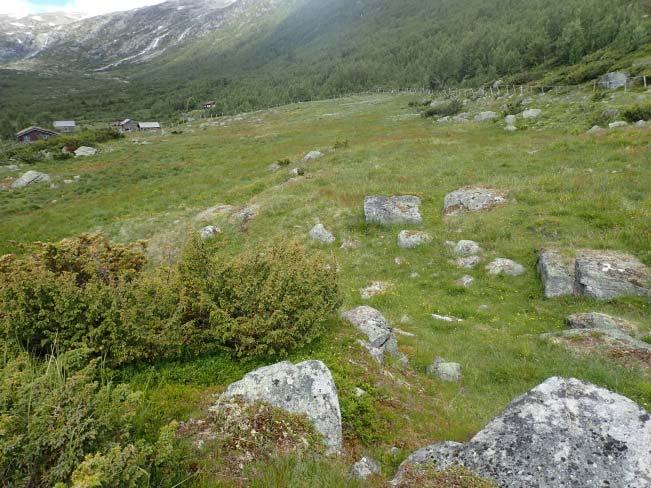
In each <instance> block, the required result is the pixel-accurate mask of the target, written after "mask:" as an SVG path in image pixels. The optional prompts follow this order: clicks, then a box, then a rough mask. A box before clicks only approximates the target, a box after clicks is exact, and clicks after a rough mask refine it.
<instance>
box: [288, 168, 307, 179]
mask: <svg viewBox="0 0 651 488" xmlns="http://www.w3.org/2000/svg"><path fill="white" fill-rule="evenodd" d="M289 174H290V175H291V176H294V177H296V176H303V175H304V174H305V170H304V169H303V168H292V169H291V170H290V171H289Z"/></svg>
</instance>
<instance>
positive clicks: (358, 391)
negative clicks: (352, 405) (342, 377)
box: [355, 387, 366, 398]
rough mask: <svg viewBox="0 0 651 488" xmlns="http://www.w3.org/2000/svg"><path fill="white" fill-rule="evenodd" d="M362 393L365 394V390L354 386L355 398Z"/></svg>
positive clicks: (361, 395)
mask: <svg viewBox="0 0 651 488" xmlns="http://www.w3.org/2000/svg"><path fill="white" fill-rule="evenodd" d="M364 395H366V391H365V390H363V389H361V388H359V387H356V388H355V396H356V397H357V398H360V397H363V396H364Z"/></svg>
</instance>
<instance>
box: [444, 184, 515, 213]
mask: <svg viewBox="0 0 651 488" xmlns="http://www.w3.org/2000/svg"><path fill="white" fill-rule="evenodd" d="M506 201H507V200H506V197H505V196H504V194H503V192H501V191H499V190H493V189H490V188H472V187H466V188H460V189H458V190H455V191H453V192H452V193H448V194H447V195H446V196H445V200H444V202H443V208H444V212H445V215H456V214H459V213H463V212H476V211H478V210H486V209H490V208H493V207H496V206H497V205H501V204H503V203H506Z"/></svg>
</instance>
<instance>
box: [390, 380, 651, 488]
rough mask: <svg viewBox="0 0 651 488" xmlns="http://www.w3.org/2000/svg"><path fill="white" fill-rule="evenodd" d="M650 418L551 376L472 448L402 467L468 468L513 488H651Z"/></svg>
mask: <svg viewBox="0 0 651 488" xmlns="http://www.w3.org/2000/svg"><path fill="white" fill-rule="evenodd" d="M650 446H651V415H649V413H648V412H646V411H645V410H644V409H642V408H641V407H640V406H639V405H637V404H636V403H634V402H633V401H632V400H630V399H628V398H626V397H623V396H621V395H618V394H616V393H613V392H611V391H608V390H606V389H603V388H599V387H597V386H595V385H592V384H589V383H584V382H582V381H579V380H576V379H565V378H559V377H553V378H550V379H548V380H547V381H545V382H544V383H542V384H540V385H539V386H537V387H536V388H534V389H533V390H531V391H530V392H528V393H526V394H525V395H523V396H521V397H519V398H517V399H515V400H514V401H513V402H511V404H510V405H509V406H508V407H507V408H506V409H505V410H504V411H503V412H502V413H501V414H500V415H498V416H497V417H496V418H494V419H493V420H492V421H491V422H490V423H489V424H488V425H487V426H486V427H485V428H484V429H483V430H482V431H481V432H479V433H478V434H477V435H476V436H475V437H473V438H472V439H471V440H470V442H468V443H467V444H465V445H464V444H459V443H455V442H445V443H439V444H434V445H432V446H428V447H426V448H423V449H420V450H418V451H416V452H415V453H413V454H412V455H411V456H410V457H409V458H408V459H407V460H406V461H405V462H404V463H403V464H402V465H401V467H400V469H399V470H398V474H397V476H396V479H395V480H394V484H397V483H398V482H399V480H400V478H401V476H402V473H403V472H404V469H405V468H406V467H407V466H410V465H411V466H418V465H423V464H427V463H432V462H433V463H436V466H437V468H438V469H446V468H448V467H450V466H451V465H454V464H461V465H463V466H466V467H467V468H468V469H470V470H471V471H474V472H476V473H477V474H478V475H480V476H483V477H485V478H488V479H490V480H492V481H493V482H494V483H495V484H497V485H498V486H503V487H510V488H511V487H512V488H529V487H534V486H538V487H548V486H549V487H552V486H553V487H555V488H589V487H590V488H592V487H597V486H600V487H601V486H608V487H610V488H648V487H649V486H651V452H650V451H651V447H650Z"/></svg>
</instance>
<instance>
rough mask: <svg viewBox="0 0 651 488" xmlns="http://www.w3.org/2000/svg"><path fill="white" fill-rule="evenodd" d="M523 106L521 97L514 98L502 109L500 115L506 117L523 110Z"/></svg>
mask: <svg viewBox="0 0 651 488" xmlns="http://www.w3.org/2000/svg"><path fill="white" fill-rule="evenodd" d="M524 108H525V106H524V104H523V103H522V98H516V99H514V100H511V101H509V103H507V104H506V106H505V107H504V109H503V110H502V116H503V117H506V116H507V115H516V114H519V113H520V112H522V111H523V110H524Z"/></svg>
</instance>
